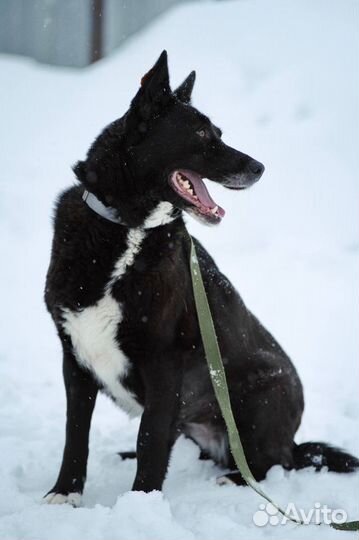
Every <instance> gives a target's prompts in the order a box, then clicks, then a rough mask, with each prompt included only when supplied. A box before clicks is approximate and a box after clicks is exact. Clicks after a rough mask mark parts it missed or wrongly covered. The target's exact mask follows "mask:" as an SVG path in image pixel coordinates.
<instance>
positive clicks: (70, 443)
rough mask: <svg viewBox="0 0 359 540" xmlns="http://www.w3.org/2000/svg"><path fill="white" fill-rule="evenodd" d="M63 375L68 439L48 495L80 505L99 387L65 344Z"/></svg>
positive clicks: (51, 500) (55, 501)
mask: <svg viewBox="0 0 359 540" xmlns="http://www.w3.org/2000/svg"><path fill="white" fill-rule="evenodd" d="M63 376H64V382H65V389H66V398H67V420H66V442H65V449H64V453H63V458H62V465H61V469H60V473H59V476H58V479H57V481H56V483H55V485H54V487H53V488H52V489H50V491H49V492H48V494H47V495H46V496H45V502H47V503H50V504H61V503H65V502H66V503H69V504H72V505H73V506H78V505H79V504H80V500H81V494H82V492H83V488H84V483H85V479H86V470H87V458H88V442H89V431H90V424H91V418H92V413H93V410H94V407H95V401H96V396H97V390H98V388H97V385H96V383H95V381H94V380H93V379H92V377H91V376H90V375H89V374H88V373H86V372H84V371H83V370H82V369H81V368H80V367H79V365H78V363H77V361H76V359H75V358H74V356H73V354H72V352H71V351H69V350H66V348H65V347H64V358H63Z"/></svg>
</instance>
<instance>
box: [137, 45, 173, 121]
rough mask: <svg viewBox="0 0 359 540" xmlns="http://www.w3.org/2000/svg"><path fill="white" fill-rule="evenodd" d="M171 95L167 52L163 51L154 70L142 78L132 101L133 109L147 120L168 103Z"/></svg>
mask: <svg viewBox="0 0 359 540" xmlns="http://www.w3.org/2000/svg"><path fill="white" fill-rule="evenodd" d="M170 95H171V88H170V83H169V73H168V64H167V52H166V51H163V52H162V54H161V56H160V57H159V59H158V60H157V62H156V63H155V65H154V66H153V68H152V69H150V71H148V73H146V75H144V76H143V77H142V79H141V88H140V89H139V91H138V92H137V94H136V96H135V97H134V99H133V101H132V104H131V109H132V110H135V111H136V113H137V114H138V115H139V116H140V117H141V118H143V119H144V120H147V119H148V118H149V117H150V116H151V115H152V114H156V112H158V111H157V109H158V108H159V107H160V106H161V105H164V104H166V103H167V101H168V99H169V97H170Z"/></svg>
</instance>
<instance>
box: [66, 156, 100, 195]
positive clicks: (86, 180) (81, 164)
mask: <svg viewBox="0 0 359 540" xmlns="http://www.w3.org/2000/svg"><path fill="white" fill-rule="evenodd" d="M72 170H73V171H74V173H75V175H76V177H77V179H78V180H80V182H81V183H82V184H83V185H84V186H85V187H86V189H89V190H91V189H92V188H93V186H94V185H95V184H96V183H97V174H96V172H95V171H93V170H91V169H90V170H89V169H88V167H87V163H86V161H78V162H77V163H76V164H75V165H74V166H73V167H72Z"/></svg>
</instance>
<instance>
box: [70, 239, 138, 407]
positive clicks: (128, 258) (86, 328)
mask: <svg viewBox="0 0 359 540" xmlns="http://www.w3.org/2000/svg"><path fill="white" fill-rule="evenodd" d="M145 236H146V233H145V232H144V230H143V229H142V228H138V229H130V230H129V232H128V235H127V248H126V250H125V252H124V253H123V254H122V255H121V257H120V258H119V259H118V260H117V261H116V263H115V265H114V268H113V271H112V274H111V278H110V281H109V282H108V283H107V285H106V287H105V291H104V296H103V297H102V298H101V299H100V300H99V301H98V302H97V303H96V304H95V305H94V306H90V307H88V308H85V309H83V310H79V311H71V310H69V309H67V308H64V309H63V318H64V322H63V328H64V330H65V332H66V333H67V334H68V335H69V336H70V337H71V341H72V346H73V349H74V351H75V354H76V358H77V360H78V362H79V363H80V364H82V365H83V366H85V367H86V368H88V369H89V370H90V371H92V373H93V374H94V375H95V377H96V378H97V379H98V381H99V382H100V383H101V384H102V385H103V386H104V388H105V390H106V391H107V392H108V393H109V394H110V395H111V396H112V397H113V398H114V399H115V401H116V402H117V403H118V405H119V406H120V407H121V408H123V409H124V410H125V411H126V412H128V414H130V415H131V416H137V415H139V414H141V413H142V407H141V406H140V405H139V404H138V403H137V401H136V399H135V398H134V396H133V395H132V394H131V392H129V391H128V390H126V389H125V388H124V387H123V385H122V383H121V381H123V378H124V377H125V376H126V374H127V372H128V369H129V360H128V358H127V357H126V355H125V354H124V353H123V352H122V351H121V348H120V345H119V344H118V342H117V340H116V336H117V332H118V327H119V325H120V324H121V321H122V310H121V305H120V304H119V303H118V302H117V301H116V300H115V299H114V298H113V297H112V294H111V290H112V286H113V284H114V283H115V282H116V281H117V280H118V279H121V277H122V276H123V274H124V273H125V272H126V269H127V268H128V267H129V266H131V265H132V264H133V263H134V260H135V257H136V255H137V254H138V253H139V251H140V249H141V245H142V241H143V239H144V238H145Z"/></svg>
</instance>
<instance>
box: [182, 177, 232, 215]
mask: <svg viewBox="0 0 359 540" xmlns="http://www.w3.org/2000/svg"><path fill="white" fill-rule="evenodd" d="M185 175H186V176H187V178H188V179H189V180H190V182H191V183H192V185H193V187H194V190H195V192H196V195H197V197H198V199H199V201H200V203H201V204H203V206H206V207H207V208H208V209H211V208H214V207H215V206H217V207H218V214H219V215H220V217H223V216H224V214H225V211H224V209H223V208H221V207H220V206H218V204H217V203H216V202H215V201H214V200H213V199H212V197H211V196H210V194H209V193H208V191H207V188H206V185H205V183H204V182H203V180H202V178H201V177H200V176H199V175H198V174H196V173H194V172H193V171H185Z"/></svg>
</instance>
